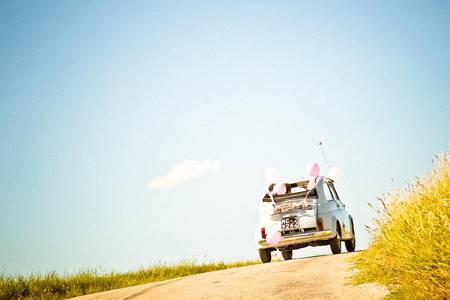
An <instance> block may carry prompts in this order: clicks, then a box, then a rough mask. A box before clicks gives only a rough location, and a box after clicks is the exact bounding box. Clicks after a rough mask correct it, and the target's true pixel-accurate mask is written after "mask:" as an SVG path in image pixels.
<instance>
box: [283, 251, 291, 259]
mask: <svg viewBox="0 0 450 300" xmlns="http://www.w3.org/2000/svg"><path fill="white" fill-rule="evenodd" d="M281 255H283V259H284V260H291V259H292V250H284V251H281Z"/></svg>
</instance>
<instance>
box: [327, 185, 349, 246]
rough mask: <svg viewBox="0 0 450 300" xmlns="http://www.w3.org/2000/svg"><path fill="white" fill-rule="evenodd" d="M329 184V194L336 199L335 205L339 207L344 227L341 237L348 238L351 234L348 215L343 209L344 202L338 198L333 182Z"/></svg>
mask: <svg viewBox="0 0 450 300" xmlns="http://www.w3.org/2000/svg"><path fill="white" fill-rule="evenodd" d="M329 186H330V191H331V194H332V195H333V198H334V199H335V201H336V204H337V207H338V209H339V213H340V215H341V220H342V227H344V233H343V235H342V237H343V238H348V237H350V235H351V223H350V217H349V215H348V212H347V210H346V209H345V205H344V203H342V201H341V199H340V198H339V195H338V193H337V192H336V188H335V187H334V184H333V183H332V182H330V183H329Z"/></svg>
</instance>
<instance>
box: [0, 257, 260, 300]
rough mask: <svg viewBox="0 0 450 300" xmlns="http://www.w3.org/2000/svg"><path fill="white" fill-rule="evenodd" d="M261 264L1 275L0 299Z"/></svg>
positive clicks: (62, 294) (67, 293)
mask: <svg viewBox="0 0 450 300" xmlns="http://www.w3.org/2000/svg"><path fill="white" fill-rule="evenodd" d="M258 263H259V261H244V262H235V263H224V262H218V263H204V264H196V263H193V262H182V263H179V264H176V265H166V264H161V265H156V266H153V267H150V268H147V269H141V270H138V271H134V272H128V273H101V272H98V271H89V272H80V273H77V274H68V275H59V274H57V273H50V274H46V275H40V274H32V275H29V276H8V275H0V299H2V300H3V299H36V298H38V299H62V298H69V297H75V296H81V295H86V294H91V293H96V292H102V291H107V290H112V289H118V288H123V287H128V286H132V285H138V284H143V283H149V282H154V281H160V280H166V279H172V278H177V277H183V276H188V275H193V274H198V273H205V272H210V271H217V270H224V269H229V268H236V267H242V266H247V265H253V264H258Z"/></svg>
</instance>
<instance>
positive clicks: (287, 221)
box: [281, 217, 299, 231]
mask: <svg viewBox="0 0 450 300" xmlns="http://www.w3.org/2000/svg"><path fill="white" fill-rule="evenodd" d="M297 228H299V224H298V217H289V218H283V219H281V230H282V231H284V230H291V229H297Z"/></svg>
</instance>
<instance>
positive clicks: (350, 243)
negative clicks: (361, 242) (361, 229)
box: [345, 219, 356, 252]
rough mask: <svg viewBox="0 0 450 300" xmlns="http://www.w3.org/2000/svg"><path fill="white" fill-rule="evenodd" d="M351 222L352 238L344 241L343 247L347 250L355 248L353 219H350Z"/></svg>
mask: <svg viewBox="0 0 450 300" xmlns="http://www.w3.org/2000/svg"><path fill="white" fill-rule="evenodd" d="M351 222H352V236H353V237H352V239H351V240H348V241H345V249H347V251H348V252H353V251H355V248H356V237H355V230H354V228H353V219H352V220H351Z"/></svg>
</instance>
